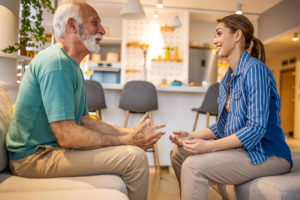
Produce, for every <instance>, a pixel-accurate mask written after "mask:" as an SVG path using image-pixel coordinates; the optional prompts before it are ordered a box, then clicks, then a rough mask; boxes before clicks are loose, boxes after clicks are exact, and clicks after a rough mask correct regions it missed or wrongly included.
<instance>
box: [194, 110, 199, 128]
mask: <svg viewBox="0 0 300 200" xmlns="http://www.w3.org/2000/svg"><path fill="white" fill-rule="evenodd" d="M198 117H199V112H197V113H196V119H195V123H194V128H193V132H194V131H195V130H196V126H197V121H198Z"/></svg>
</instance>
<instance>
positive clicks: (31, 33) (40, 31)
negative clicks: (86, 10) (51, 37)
mask: <svg viewBox="0 0 300 200" xmlns="http://www.w3.org/2000/svg"><path fill="white" fill-rule="evenodd" d="M20 4H22V7H23V9H22V18H21V28H20V30H19V34H20V36H22V38H21V39H20V42H16V43H15V44H13V45H12V46H8V47H6V48H5V49H3V50H1V51H2V52H4V53H13V52H16V51H18V50H19V49H21V48H24V49H26V46H31V47H36V48H38V46H42V45H44V44H45V42H46V41H47V39H46V37H45V36H44V32H45V29H44V28H43V27H42V26H41V24H42V21H43V10H42V9H43V8H44V9H46V10H47V11H48V12H51V13H52V14H54V11H55V10H54V8H53V7H52V5H51V1H50V0H20ZM32 9H34V10H36V14H32V13H31V10H32ZM32 21H34V26H32V24H31V22H32ZM33 39H34V40H35V42H36V43H35V42H34V41H33ZM38 43H39V44H38Z"/></svg>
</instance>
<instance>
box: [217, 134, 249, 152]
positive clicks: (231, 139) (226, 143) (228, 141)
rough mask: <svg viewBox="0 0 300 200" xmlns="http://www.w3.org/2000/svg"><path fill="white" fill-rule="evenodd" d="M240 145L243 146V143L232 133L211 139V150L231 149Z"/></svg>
mask: <svg viewBox="0 0 300 200" xmlns="http://www.w3.org/2000/svg"><path fill="white" fill-rule="evenodd" d="M240 146H243V144H242V143H241V141H240V140H239V138H238V137H237V136H236V135H235V134H232V135H230V136H228V137H225V138H222V139H219V140H214V141H211V151H213V152H214V151H220V150H226V149H232V148H236V147H240Z"/></svg>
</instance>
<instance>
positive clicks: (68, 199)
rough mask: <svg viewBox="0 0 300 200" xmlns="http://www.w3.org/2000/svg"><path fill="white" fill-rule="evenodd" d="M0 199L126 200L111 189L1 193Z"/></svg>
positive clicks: (119, 193) (126, 199) (122, 195)
mask: <svg viewBox="0 0 300 200" xmlns="http://www.w3.org/2000/svg"><path fill="white" fill-rule="evenodd" d="M0 199H18V200H28V199H30V200H35V199H38V200H40V199H43V200H53V199H55V200H82V199H88V200H99V199H101V200H128V198H127V196H126V195H125V194H123V193H122V192H119V191H117V190H111V189H81V190H63V191H61V190H54V191H35V192H3V193H0Z"/></svg>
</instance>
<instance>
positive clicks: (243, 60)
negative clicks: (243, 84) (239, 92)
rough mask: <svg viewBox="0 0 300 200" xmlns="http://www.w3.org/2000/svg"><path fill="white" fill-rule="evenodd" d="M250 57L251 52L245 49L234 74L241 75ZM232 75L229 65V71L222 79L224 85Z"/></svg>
mask: <svg viewBox="0 0 300 200" xmlns="http://www.w3.org/2000/svg"><path fill="white" fill-rule="evenodd" d="M249 57H250V54H249V53H248V52H247V51H245V52H244V53H243V54H242V55H241V57H240V59H239V62H238V64H237V66H236V69H235V70H234V72H233V76H239V75H240V73H241V72H242V71H243V69H244V65H245V63H246V61H247V60H248V58H249ZM230 76H231V68H230V66H229V67H228V69H227V72H226V74H225V75H224V78H223V79H222V81H221V82H222V83H223V84H224V85H225V84H227V83H228V80H229V77H230Z"/></svg>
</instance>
